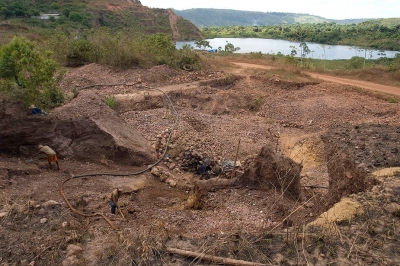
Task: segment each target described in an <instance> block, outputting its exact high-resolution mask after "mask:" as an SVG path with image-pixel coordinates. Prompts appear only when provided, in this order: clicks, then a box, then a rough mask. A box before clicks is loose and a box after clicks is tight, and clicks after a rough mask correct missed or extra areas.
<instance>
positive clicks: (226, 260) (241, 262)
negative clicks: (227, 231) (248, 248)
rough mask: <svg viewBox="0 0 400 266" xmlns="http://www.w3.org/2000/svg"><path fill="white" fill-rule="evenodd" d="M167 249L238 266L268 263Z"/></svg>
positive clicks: (258, 265) (257, 265)
mask: <svg viewBox="0 0 400 266" xmlns="http://www.w3.org/2000/svg"><path fill="white" fill-rule="evenodd" d="M167 251H168V252H170V253H174V254H178V255H182V256H187V257H193V258H196V259H199V260H207V261H212V262H216V263H222V264H224V265H238V266H266V265H267V264H262V263H255V262H249V261H244V260H235V259H229V258H223V257H216V256H211V255H205V254H202V253H198V252H192V251H186V250H182V249H177V248H167Z"/></svg>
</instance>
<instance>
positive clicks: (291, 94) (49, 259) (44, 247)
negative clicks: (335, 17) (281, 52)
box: [0, 64, 400, 265]
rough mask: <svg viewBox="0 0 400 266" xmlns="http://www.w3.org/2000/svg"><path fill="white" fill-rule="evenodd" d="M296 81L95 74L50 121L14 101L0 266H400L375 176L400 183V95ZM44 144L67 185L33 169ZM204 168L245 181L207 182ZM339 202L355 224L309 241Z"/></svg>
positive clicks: (68, 86) (77, 75)
mask: <svg viewBox="0 0 400 266" xmlns="http://www.w3.org/2000/svg"><path fill="white" fill-rule="evenodd" d="M255 67H256V68H255ZM246 68H251V69H252V70H251V71H250V70H249V69H246ZM291 75H293V76H291V78H290V79H289V78H287V73H283V72H282V74H276V71H271V70H270V69H269V68H268V67H265V66H255V65H249V64H247V65H245V64H240V65H237V64H236V65H231V66H230V67H227V68H224V69H219V70H218V71H216V70H208V71H192V72H185V71H177V70H171V69H169V68H167V67H165V66H158V67H155V68H153V69H149V70H142V69H129V70H125V71H113V70H111V69H108V68H107V67H104V66H99V65H95V64H91V65H86V66H83V67H80V68H75V69H70V70H69V71H68V73H67V74H66V76H65V78H64V80H63V81H62V84H61V85H62V87H63V89H64V90H65V92H66V94H67V95H68V97H69V99H68V102H67V103H66V104H65V105H64V106H62V107H59V108H56V109H55V110H53V111H52V112H51V113H50V114H49V115H48V116H44V117H34V118H32V117H31V116H29V115H28V114H27V111H26V110H24V109H23V107H21V106H20V105H18V103H9V102H6V101H4V100H3V101H2V102H1V105H0V106H1V113H0V114H1V115H0V117H1V120H2V122H1V123H2V124H1V128H2V129H1V130H0V133H1V139H2V142H1V145H2V148H1V150H0V152H1V156H0V190H1V201H0V239H1V244H0V254H1V256H0V265H82V264H85V265H216V264H217V261H218V260H217V259H216V258H215V257H214V260H212V259H211V260H210V259H208V260H204V259H201V256H200V257H196V256H194V257H193V256H182V255H176V254H174V252H173V250H172V249H180V250H185V251H192V252H197V253H199V254H202V255H209V256H216V257H223V258H229V259H231V260H236V261H235V262H233V263H231V264H230V265H240V263H242V265H251V264H244V262H253V263H259V264H262V265H328V264H335V265H355V264H359V265H398V264H400V248H399V247H400V245H399V243H398V241H399V240H398V239H400V238H399V233H398V232H400V231H399V229H400V228H399V217H400V198H399V193H400V181H399V180H398V179H399V171H398V170H393V171H391V172H390V171H389V172H385V173H384V174H381V175H380V176H377V175H376V174H375V173H376V171H377V170H380V171H382V169H393V167H400V154H399V149H400V147H399V143H400V126H399V125H400V116H399V114H400V107H399V103H397V102H393V101H390V99H392V94H393V95H396V94H397V95H398V92H399V88H397V87H393V88H390V90H386V87H382V86H379V85H373V86H371V85H370V84H364V83H359V82H355V81H354V82H353V81H351V80H346V81H345V82H346V84H344V83H343V82H344V81H343V80H339V79H338V78H335V80H333V79H330V78H329V80H328V81H324V79H327V78H328V77H325V76H321V75H319V76H314V75H313V74H309V73H302V72H295V73H292V74H291ZM92 85H96V86H92ZM371 89H374V90H376V91H371ZM383 91H384V92H385V93H391V94H383V93H382V92H383ZM110 97H114V99H116V102H117V105H116V106H115V107H114V109H111V108H109V107H108V106H107V105H106V104H105V100H106V99H110ZM18 128H19V130H18ZM84 128H86V129H85V130H83V129H84ZM46 129H47V132H48V134H47V136H46ZM48 129H51V130H48ZM50 131H51V132H50ZM171 133H172V134H171ZM170 134H171V135H170ZM32 135H34V137H32ZM170 136H171V138H170V139H169V137H170ZM39 143H41V144H46V145H49V146H51V147H53V148H54V149H55V150H56V151H57V153H58V155H59V162H60V166H61V170H60V171H56V170H51V169H49V168H48V166H47V162H46V159H45V158H39V157H38V158H36V159H34V160H33V163H28V161H27V159H29V158H30V157H31V156H32V154H33V153H34V152H35V151H36V145H37V144H39ZM166 147H168V149H167V150H165V148H166ZM263 147H269V148H263ZM159 160H160V161H159ZM205 160H210V161H211V164H212V166H213V167H216V166H218V165H221V164H222V163H223V162H224V161H236V162H237V164H236V165H237V166H236V167H235V171H234V172H233V173H232V171H229V172H224V173H217V171H216V170H215V169H216V168H213V172H212V173H210V174H209V176H207V177H206V178H204V179H203V180H200V179H201V176H200V175H199V174H198V173H197V172H196V167H197V165H199V164H201V162H202V161H205ZM158 161H159V162H158ZM155 165H156V166H155ZM151 169H152V170H151ZM294 169H297V170H298V180H297V181H298V183H296V184H297V185H296V186H295V187H293V186H291V185H293V183H292V182H290V180H293V179H294V178H297V173H296V171H294ZM150 170H151V171H150ZM278 170H279V171H278ZM289 172H290V173H292V174H291V178H290V179H285V177H287V176H288V173H289ZM267 173H268V174H267ZM292 176H293V179H292ZM288 180H289V183H290V184H289V185H287V183H286V182H287V181H288ZM297 181H296V182H297ZM63 182H65V184H64V186H63V187H61V185H62V184H63ZM289 186H291V187H290V189H288V187H289ZM116 187H122V189H123V191H124V193H123V195H122V197H121V199H120V201H121V206H122V208H121V209H122V213H120V214H118V215H115V216H113V215H111V214H110V209H109V205H108V203H107V201H106V197H107V196H108V194H109V193H110V192H111V191H112V190H113V189H114V188H116ZM294 192H295V193H294ZM62 195H65V197H66V198H67V200H68V202H69V203H70V204H71V206H70V207H69V206H68V204H67V202H66V201H65V199H64V198H63V196H62ZM343 197H346V198H348V199H351V201H355V202H357V203H358V205H357V206H359V210H358V212H357V214H356V215H350V216H346V217H345V219H342V220H338V221H336V222H335V223H334V230H326V229H324V228H323V227H315V226H307V224H309V223H310V222H312V221H314V220H315V219H316V218H317V217H318V216H319V215H320V214H321V213H323V212H324V211H327V210H328V209H329V208H331V207H332V206H333V205H334V204H335V203H337V202H339V201H340V200H341V198H343ZM73 209H74V210H75V211H74V210H73ZM360 209H362V212H361V211H360ZM79 212H82V213H83V214H84V215H81V214H79ZM97 214H103V215H105V217H106V218H107V219H109V221H110V223H109V222H107V221H106V220H105V219H104V218H103V217H102V216H100V215H97ZM113 226H114V227H115V229H113ZM331 229H332V228H331ZM238 261H241V262H240V263H239V262H238ZM225 263H226V265H229V261H225ZM225 263H222V264H225ZM219 264H221V263H219ZM254 265H256V264H254Z"/></svg>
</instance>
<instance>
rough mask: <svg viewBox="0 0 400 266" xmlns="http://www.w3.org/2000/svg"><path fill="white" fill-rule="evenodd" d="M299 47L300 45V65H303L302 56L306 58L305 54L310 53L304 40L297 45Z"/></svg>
mask: <svg viewBox="0 0 400 266" xmlns="http://www.w3.org/2000/svg"><path fill="white" fill-rule="evenodd" d="M299 47H300V51H301V52H300V55H301V58H300V62H301V63H300V64H301V66H303V58H306V56H307V55H308V54H309V53H310V49H309V48H308V45H307V44H306V43H305V42H301V43H300V45H299Z"/></svg>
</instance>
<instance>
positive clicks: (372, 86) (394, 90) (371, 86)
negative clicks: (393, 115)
mask: <svg viewBox="0 0 400 266" xmlns="http://www.w3.org/2000/svg"><path fill="white" fill-rule="evenodd" d="M233 64H235V65H238V66H241V67H245V68H262V69H272V68H273V67H271V66H265V65H257V64H248V63H237V62H234V63H233ZM307 74H308V75H310V76H311V77H313V78H316V79H322V80H326V81H329V82H334V83H340V84H345V85H351V86H357V87H361V88H364V89H368V90H373V91H380V92H384V93H389V94H394V95H398V96H400V88H399V87H394V86H386V85H381V84H376V83H372V82H366V81H361V80H354V79H345V78H338V77H333V76H328V75H321V74H316V73H311V72H307Z"/></svg>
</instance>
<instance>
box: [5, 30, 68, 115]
mask: <svg viewBox="0 0 400 266" xmlns="http://www.w3.org/2000/svg"><path fill="white" fill-rule="evenodd" d="M50 55H51V53H50V51H44V52H40V51H39V50H38V49H36V46H35V44H34V43H32V42H30V41H29V40H27V39H25V38H18V37H14V38H13V39H12V40H11V42H10V43H8V44H6V45H3V46H2V47H1V49H0V81H1V84H2V85H3V86H2V88H3V90H5V91H6V92H8V93H9V94H11V95H12V96H14V97H15V98H17V99H20V100H22V101H23V102H24V104H25V106H29V105H30V104H35V105H37V106H40V107H43V108H53V107H56V106H58V105H60V104H61V103H62V102H63V100H64V97H63V94H62V93H61V91H60V90H59V88H58V86H57V81H56V79H55V78H54V76H55V73H56V72H57V70H58V64H57V63H56V62H55V61H54V60H51V59H50V58H49V57H50Z"/></svg>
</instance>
